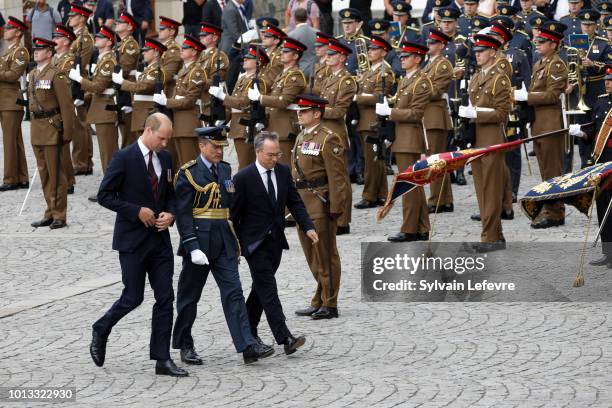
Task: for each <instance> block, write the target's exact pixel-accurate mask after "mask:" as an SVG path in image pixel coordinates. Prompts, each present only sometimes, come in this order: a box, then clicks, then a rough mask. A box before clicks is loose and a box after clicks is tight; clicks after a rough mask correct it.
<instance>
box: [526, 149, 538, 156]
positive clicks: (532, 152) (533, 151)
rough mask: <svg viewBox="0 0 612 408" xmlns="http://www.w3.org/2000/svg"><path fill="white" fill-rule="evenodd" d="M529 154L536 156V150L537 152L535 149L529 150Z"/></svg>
mask: <svg viewBox="0 0 612 408" xmlns="http://www.w3.org/2000/svg"><path fill="white" fill-rule="evenodd" d="M527 155H528V156H529V157H535V155H536V152H535V150H532V151H530V152H529V153H528V154H527Z"/></svg>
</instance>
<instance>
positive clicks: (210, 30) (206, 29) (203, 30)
mask: <svg viewBox="0 0 612 408" xmlns="http://www.w3.org/2000/svg"><path fill="white" fill-rule="evenodd" d="M222 32H223V29H222V28H221V27H219V26H216V25H214V24H210V23H201V25H200V35H208V34H216V35H221V33H222Z"/></svg>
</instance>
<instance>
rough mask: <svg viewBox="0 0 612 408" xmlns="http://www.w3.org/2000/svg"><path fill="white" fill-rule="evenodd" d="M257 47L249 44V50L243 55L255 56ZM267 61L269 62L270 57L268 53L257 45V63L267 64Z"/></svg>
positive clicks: (247, 56) (251, 57)
mask: <svg viewBox="0 0 612 408" xmlns="http://www.w3.org/2000/svg"><path fill="white" fill-rule="evenodd" d="M257 48H258V46H257V45H255V44H250V45H249V51H248V52H247V53H246V54H245V55H244V58H248V59H255V58H257ZM269 62H270V57H268V54H267V53H266V51H265V50H264V49H263V48H262V47H259V63H260V64H263V65H267V64H268V63H269Z"/></svg>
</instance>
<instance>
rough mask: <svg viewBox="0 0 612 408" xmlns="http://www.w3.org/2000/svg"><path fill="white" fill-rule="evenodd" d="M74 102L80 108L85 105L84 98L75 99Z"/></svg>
mask: <svg viewBox="0 0 612 408" xmlns="http://www.w3.org/2000/svg"><path fill="white" fill-rule="evenodd" d="M73 104H74V106H76V107H77V108H78V107H81V106H83V105H85V101H84V100H82V99H75V100H74V102H73Z"/></svg>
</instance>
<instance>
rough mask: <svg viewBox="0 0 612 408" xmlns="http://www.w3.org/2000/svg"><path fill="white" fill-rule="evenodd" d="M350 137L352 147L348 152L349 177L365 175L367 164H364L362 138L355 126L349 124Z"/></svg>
mask: <svg viewBox="0 0 612 408" xmlns="http://www.w3.org/2000/svg"><path fill="white" fill-rule="evenodd" d="M347 129H348V136H349V139H350V141H351V147H350V149H349V152H348V173H349V176H357V175H358V174H361V175H363V170H364V167H365V164H364V162H363V147H362V146H361V136H360V135H359V132H357V131H356V130H355V126H353V125H350V124H347Z"/></svg>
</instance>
